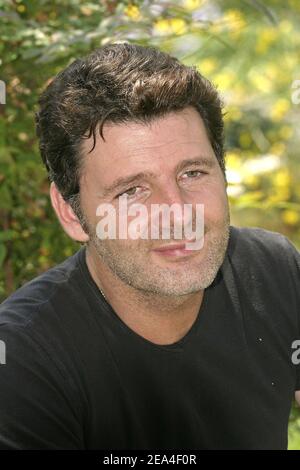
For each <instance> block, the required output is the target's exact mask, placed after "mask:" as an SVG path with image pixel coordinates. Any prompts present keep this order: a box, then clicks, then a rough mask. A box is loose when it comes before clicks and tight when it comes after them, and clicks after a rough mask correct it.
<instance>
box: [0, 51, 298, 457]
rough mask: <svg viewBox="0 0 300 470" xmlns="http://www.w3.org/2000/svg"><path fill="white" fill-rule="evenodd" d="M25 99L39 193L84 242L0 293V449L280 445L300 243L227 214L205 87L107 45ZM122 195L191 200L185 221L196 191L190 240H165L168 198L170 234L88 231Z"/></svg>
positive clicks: (146, 54)
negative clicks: (31, 119)
mask: <svg viewBox="0 0 300 470" xmlns="http://www.w3.org/2000/svg"><path fill="white" fill-rule="evenodd" d="M39 104H40V109H39V111H38V113H37V133H38V137H39V139H40V150H41V155H42V158H43V161H44V163H45V165H46V167H47V170H48V172H49V177H50V180H51V188H50V196H51V201H52V205H53V207H54V209H55V212H56V215H57V217H58V219H59V221H60V223H61V225H62V228H63V229H64V231H65V232H66V233H67V234H68V236H70V237H71V238H72V239H74V240H76V241H78V242H80V243H81V244H82V246H81V248H80V249H79V250H78V252H77V253H76V254H75V255H73V256H72V257H70V258H68V259H67V260H65V261H64V262H63V263H61V264H60V265H58V266H56V267H54V268H52V269H50V270H48V271H47V272H46V273H44V274H42V275H40V276H39V277H37V278H35V279H34V280H32V281H31V282H29V283H27V284H26V285H25V286H23V287H22V288H20V289H18V290H17V291H16V292H15V293H14V294H13V295H12V296H10V297H9V298H8V299H7V300H6V301H5V302H4V303H3V304H2V307H1V310H0V325H1V326H0V338H1V340H2V341H3V342H4V343H5V345H6V356H7V357H6V364H2V365H1V367H0V374H1V375H0V443H1V447H2V448H9V449H29V448H31V449H32V448H33V449H266V448H271V449H285V448H286V447H287V426H288V418H289V413H290V408H291V403H292V399H293V396H294V392H295V391H296V390H300V374H299V369H298V368H297V367H296V364H295V361H293V360H292V353H293V352H295V351H294V350H293V346H292V345H293V344H294V343H293V342H294V341H295V340H297V339H298V338H299V329H298V321H299V306H300V289H299V287H300V282H299V276H300V255H299V253H298V251H297V250H296V248H295V247H294V246H293V245H292V244H291V243H290V242H289V240H288V239H287V238H286V237H285V236H283V235H281V234H279V233H275V232H270V231H267V230H264V229H261V228H246V227H245V228H237V227H234V226H231V225H230V215H229V206H228V199H227V195H226V186H227V183H226V175H225V164H224V150H223V121H222V104H221V101H220V99H219V97H218V94H217V92H216V90H215V89H214V87H213V86H212V85H211V84H210V82H209V81H208V80H206V79H205V78H204V77H202V76H201V75H200V74H199V72H197V70H196V69H195V68H193V67H192V68H190V67H186V66H184V65H183V64H181V63H180V62H179V61H177V60H176V59H175V58H172V57H170V56H169V55H167V54H165V53H163V52H160V51H159V50H157V49H154V48H145V47H141V46H137V45H129V44H114V45H107V46H105V47H103V48H100V49H99V50H97V51H95V52H94V53H93V54H91V55H90V56H88V57H86V58H84V59H80V60H76V61H75V62H74V63H73V64H71V65H70V66H69V67H68V68H67V69H65V70H64V71H62V72H61V73H60V74H58V76H57V77H56V78H55V79H54V80H53V81H52V83H51V84H50V85H49V86H48V87H47V89H46V90H45V91H44V93H43V95H42V96H41V98H40V103H39ZM124 197H125V199H126V201H127V204H128V206H127V207H129V209H130V208H131V209H132V208H133V206H134V205H135V204H139V205H140V206H142V207H143V208H144V209H145V210H146V212H147V214H149V213H150V211H151V208H152V207H153V205H155V204H159V205H160V204H165V205H167V207H171V206H172V205H173V204H177V206H179V207H182V208H183V207H184V206H186V205H190V207H192V209H193V212H192V222H193V225H195V223H196V222H197V220H196V215H197V212H196V208H197V204H202V205H203V207H204V230H203V232H202V237H200V238H201V240H202V242H203V244H202V245H201V246H200V245H195V246H194V247H193V249H188V248H187V243H188V242H189V243H190V244H191V242H192V241H195V236H194V235H195V234H196V235H197V231H194V232H193V234H194V235H193V236H192V235H191V234H190V236H185V238H183V239H181V240H180V239H179V237H175V227H176V224H177V223H178V219H179V218H180V217H179V216H177V215H176V214H175V212H174V214H173V218H172V217H171V219H172V221H173V222H172V224H171V225H172V226H171V230H170V236H169V239H165V238H163V237H162V236H161V237H159V238H151V237H148V238H143V237H142V236H140V237H136V236H131V237H129V236H127V237H120V236H119V237H118V236H117V237H113V236H111V237H109V236H106V238H105V237H104V236H102V237H101V236H99V233H100V232H101V230H98V228H99V225H98V224H99V221H101V220H102V221H103V217H102V218H101V217H99V215H102V216H103V215H104V213H103V212H101V210H99V209H98V208H99V207H100V208H101V207H102V208H103V207H105V208H107V207H109V208H111V209H113V210H112V212H111V214H116V215H119V213H120V201H123V200H124ZM131 214H132V213H131ZM127 216H128V217H127V220H126V223H127V222H132V220H133V218H132V215H130V212H129V211H128V213H127ZM118 220H119V221H120V219H118ZM122 220H123V222H122V223H120V222H118V221H117V222H115V224H116V226H115V227H114V229H122V228H124V219H122ZM153 220H154V217H153ZM156 220H157V219H156ZM182 220H183V219H182ZM108 221H109V222H110V221H111V219H108ZM141 221H142V222H141V225H142V226H143V230H144V229H145V228H147V227H148V224H149V225H150V223H151V222H152V218H151V217H150V219H149V220H148V222H145V219H144V218H142V219H141ZM128 232H129V230H128ZM118 233H119V232H118ZM161 233H162V232H161ZM100 235H101V233H100ZM126 235H128V233H127V232H126ZM135 235H136V232H135ZM196 239H197V240H198V241H199V237H197V236H196ZM197 240H196V241H197Z"/></svg>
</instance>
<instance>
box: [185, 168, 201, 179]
mask: <svg viewBox="0 0 300 470" xmlns="http://www.w3.org/2000/svg"><path fill="white" fill-rule="evenodd" d="M200 174H201V175H202V174H204V172H203V171H201V170H189V171H186V172H185V173H184V174H183V176H184V175H188V178H195V177H197V176H199V175H200Z"/></svg>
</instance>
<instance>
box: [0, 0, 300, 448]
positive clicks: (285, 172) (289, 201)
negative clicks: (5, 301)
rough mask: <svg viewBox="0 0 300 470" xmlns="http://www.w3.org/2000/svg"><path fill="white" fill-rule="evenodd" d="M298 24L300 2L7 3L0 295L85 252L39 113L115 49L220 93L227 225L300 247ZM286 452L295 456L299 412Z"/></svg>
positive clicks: (1, 42)
mask: <svg viewBox="0 0 300 470" xmlns="http://www.w3.org/2000/svg"><path fill="white" fill-rule="evenodd" d="M299 24H300V2H299V0H285V1H282V0H278V1H277V0H269V1H258V0H244V1H242V0H239V1H230V0H226V1H221V0H219V1H217V0H216V1H214V0H206V1H205V0H202V1H201V0H185V1H184V0H182V1H172V2H168V1H157V2H152V1H135V2H130V1H127V2H126V1H124V2H118V1H108V0H107V1H100V2H95V1H91V2H89V1H84V0H70V1H64V0H59V1H58V0H56V1H53V0H51V1H48V0H39V1H35V0H31V1H22V0H15V1H9V0H6V1H3V0H0V65H1V66H0V80H3V82H4V83H5V85H6V104H2V105H0V224H1V232H0V266H1V268H2V269H1V273H0V297H1V298H5V297H6V296H7V295H9V294H10V293H11V292H12V291H14V290H15V289H16V288H17V287H19V286H21V285H22V284H23V283H24V282H26V281H27V280H29V279H32V278H33V277H35V276H36V275H37V274H39V273H41V272H43V271H45V270H46V269H48V268H50V267H51V266H53V265H54V264H57V263H58V262H60V261H62V260H63V259H65V258H66V257H67V256H70V255H71V254H73V253H74V252H75V251H76V250H77V249H78V244H76V243H73V242H72V241H71V240H70V239H68V238H67V236H66V235H65V234H64V232H63V231H62V229H61V228H60V226H59V224H58V222H57V220H56V218H55V216H54V213H53V210H52V208H51V205H50V202H49V197H48V187H49V184H48V181H47V176H46V173H45V170H44V168H43V167H42V165H41V162H40V157H39V154H38V145H37V139H36V137H35V130H34V112H35V110H36V103H37V97H38V95H39V93H40V92H41V90H42V89H43V88H44V87H45V85H46V83H48V81H49V80H50V79H51V78H52V77H53V76H54V75H55V74H56V73H57V72H58V71H60V70H61V69H62V68H63V67H65V66H66V65H68V64H69V63H70V62H72V61H73V60H74V59H76V58H78V57H80V56H82V55H85V54H87V53H88V52H90V51H91V50H93V49H94V48H96V47H99V46H100V45H102V44H105V43H108V42H120V41H121V42H122V41H129V42H135V43H138V44H142V45H154V46H158V47H159V48H161V49H162V50H164V51H167V52H169V53H171V54H172V55H175V56H176V57H178V58H179V59H180V60H182V61H183V62H184V63H186V64H188V65H196V66H197V67H198V69H199V71H200V72H201V73H202V74H204V75H205V76H206V77H207V78H209V79H210V80H212V81H213V82H214V83H215V85H217V87H218V89H219V91H220V93H221V95H222V97H223V100H224V103H225V110H226V115H225V121H226V148H227V157H226V161H227V180H228V182H229V186H228V196H229V199H230V204H231V220H232V225H240V226H257V227H263V228H266V229H269V230H273V231H278V232H281V233H283V234H285V235H287V236H288V237H289V239H290V240H291V241H292V242H293V243H294V244H295V245H296V246H297V247H298V248H299V247H300V183H299V182H300V165H299V144H300V136H299V134H300V133H299V113H300V28H299ZM245 406H247V404H245ZM270 432H272V430H270ZM289 448H290V449H300V414H299V410H298V408H297V407H296V406H294V407H293V410H292V414H291V419H290V426H289Z"/></svg>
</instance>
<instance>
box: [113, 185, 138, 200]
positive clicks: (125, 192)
mask: <svg viewBox="0 0 300 470" xmlns="http://www.w3.org/2000/svg"><path fill="white" fill-rule="evenodd" d="M137 188H139V186H133V187H132V188H129V189H126V190H125V191H123V192H122V193H120V194H118V195H117V196H116V198H117V199H118V198H119V197H121V196H124V195H125V194H127V196H128V197H129V198H130V197H132V196H135V195H136V192H135V191H136V189H137ZM133 191H134V192H133Z"/></svg>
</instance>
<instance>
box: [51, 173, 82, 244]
mask: <svg viewBox="0 0 300 470" xmlns="http://www.w3.org/2000/svg"><path fill="white" fill-rule="evenodd" d="M50 198H51V204H52V206H53V209H54V210H55V212H56V215H57V218H58V220H59V222H60V224H61V226H62V228H63V229H64V231H65V232H66V234H67V235H69V237H70V238H72V239H73V240H75V241H77V242H87V241H88V240H89V236H88V235H87V234H86V233H85V231H84V230H83V228H82V227H81V224H80V222H79V219H78V217H77V216H76V214H75V213H74V211H73V209H72V207H71V206H70V204H68V203H67V202H66V201H65V200H64V198H63V197H62V195H61V193H60V192H59V190H58V189H57V187H56V185H55V183H53V182H52V183H51V185H50Z"/></svg>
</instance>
